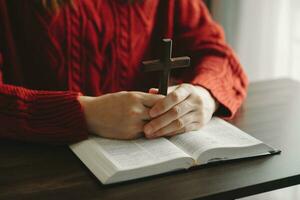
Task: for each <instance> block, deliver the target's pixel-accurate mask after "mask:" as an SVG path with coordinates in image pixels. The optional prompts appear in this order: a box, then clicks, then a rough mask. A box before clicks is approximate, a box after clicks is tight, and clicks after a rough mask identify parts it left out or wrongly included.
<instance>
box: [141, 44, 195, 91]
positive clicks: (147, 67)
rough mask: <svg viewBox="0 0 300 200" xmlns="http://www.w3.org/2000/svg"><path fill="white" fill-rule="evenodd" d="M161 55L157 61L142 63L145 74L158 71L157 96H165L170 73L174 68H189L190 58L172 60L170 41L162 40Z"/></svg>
mask: <svg viewBox="0 0 300 200" xmlns="http://www.w3.org/2000/svg"><path fill="white" fill-rule="evenodd" d="M162 42H163V43H162V54H161V57H160V59H158V60H150V61H144V62H143V70H144V71H145V72H150V71H160V82H159V94H162V95H167V92H168V85H169V77H170V71H171V70H172V69H175V68H183V67H189V66H190V60H191V59H190V57H187V56H185V57H178V58H172V40H171V39H163V40H162Z"/></svg>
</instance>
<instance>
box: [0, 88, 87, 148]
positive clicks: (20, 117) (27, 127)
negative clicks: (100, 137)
mask: <svg viewBox="0 0 300 200" xmlns="http://www.w3.org/2000/svg"><path fill="white" fill-rule="evenodd" d="M0 94H1V101H0V107H1V112H0V118H1V120H2V123H1V125H2V127H1V128H0V130H1V133H2V134H0V136H2V137H5V138H10V139H15V140H22V141H30V142H43V143H51V144H68V143H72V142H77V141H80V140H83V139H86V138H87V137H88V131H87V130H88V129H87V124H86V121H85V117H84V113H83V110H82V107H81V104H80V103H79V101H78V100H77V99H78V95H80V94H79V93H77V92H70V91H58V92H56V91H37V90H29V89H25V88H21V87H15V86H11V85H1V87H0Z"/></svg>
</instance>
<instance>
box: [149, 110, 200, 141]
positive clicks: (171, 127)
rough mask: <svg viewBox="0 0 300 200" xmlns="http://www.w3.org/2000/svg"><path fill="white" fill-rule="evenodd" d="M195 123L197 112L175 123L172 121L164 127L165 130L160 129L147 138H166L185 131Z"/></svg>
mask: <svg viewBox="0 0 300 200" xmlns="http://www.w3.org/2000/svg"><path fill="white" fill-rule="evenodd" d="M194 121H195V112H190V113H188V114H186V115H184V116H182V117H181V118H178V119H176V120H174V121H172V122H171V123H170V124H168V125H167V126H164V127H163V128H161V129H159V130H158V131H156V132H153V133H152V134H147V133H146V132H145V134H146V137H148V138H156V137H161V136H166V135H168V134H170V133H173V132H178V131H181V130H183V131H185V130H186V126H187V125H189V124H191V123H193V122H194Z"/></svg>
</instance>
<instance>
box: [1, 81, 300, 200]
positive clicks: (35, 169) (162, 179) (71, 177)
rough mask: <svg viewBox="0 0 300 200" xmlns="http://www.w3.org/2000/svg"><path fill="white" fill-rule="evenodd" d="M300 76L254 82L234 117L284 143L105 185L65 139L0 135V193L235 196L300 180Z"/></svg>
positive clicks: (86, 196)
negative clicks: (263, 153) (259, 154)
mask: <svg viewBox="0 0 300 200" xmlns="http://www.w3.org/2000/svg"><path fill="white" fill-rule="evenodd" d="M299 103H300V83H298V82H295V81H292V80H288V79H281V80H273V81H266V82H259V83H253V84H252V85H251V86H250V89H249V95H248V98H247V101H246V102H245V104H244V105H243V107H242V108H241V109H240V111H239V112H238V114H237V116H236V118H234V119H233V120H231V123H233V124H235V125H236V126H238V127H240V128H241V129H243V130H245V131H246V132H248V133H249V134H251V135H253V136H255V137H257V138H259V139H261V140H263V141H265V142H266V143H269V144H270V145H272V146H275V147H277V148H279V149H281V150H282V153H281V155H276V156H272V157H263V158H255V159H247V160H243V161H238V162H237V161H235V162H227V163H223V164H217V165H210V166H206V167H201V168H196V169H191V170H187V171H181V172H175V173H169V174H164V175H159V176H155V177H151V178H146V179H140V180H136V181H131V182H127V183H122V184H116V185H112V186H103V185H102V184H101V183H100V182H99V181H98V180H97V178H95V177H94V176H93V175H92V174H91V173H90V171H89V170H88V169H87V168H86V167H85V166H84V165H83V164H82V163H81V162H80V160H79V159H77V157H76V156H75V155H74V154H73V153H72V152H71V151H70V150H69V149H68V147H65V146H47V145H41V144H29V143H21V142H15V141H7V140H2V141H0V199H1V200H2V199H74V200H75V199H165V198H167V199H195V198H198V199H234V198H240V197H244V196H248V195H253V194H257V193H261V192H266V191H270V190H274V189H278V188H282V187H287V186H291V185H295V184H299V183H300V159H299V152H300V145H299V142H300V121H299V120H300V105H299Z"/></svg>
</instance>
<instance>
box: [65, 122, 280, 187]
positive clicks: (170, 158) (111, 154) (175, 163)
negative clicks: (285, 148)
mask: <svg viewBox="0 0 300 200" xmlns="http://www.w3.org/2000/svg"><path fill="white" fill-rule="evenodd" d="M70 148H71V149H72V150H73V152H74V153H75V154H76V155H77V156H78V157H79V158H80V160H81V161H82V162H83V163H84V164H85V165H86V166H87V167H88V168H89V169H90V170H91V171H92V172H93V174H94V175H95V176H96V177H97V178H98V179H99V180H100V181H101V182H102V183H103V184H110V183H116V182H121V181H126V180H132V179H137V178H141V177H146V176H151V175H155V174H161V173H164V172H169V171H174V170H180V169H187V168H190V167H192V166H195V165H203V164H207V163H210V162H217V161H224V160H232V159H239V158H247V157H254V156H259V155H267V154H270V155H271V154H275V153H278V150H275V149H273V148H272V147H270V146H268V145H266V144H264V143H263V142H262V141H260V140H258V139H256V138H254V137H252V136H250V135H248V134H247V133H245V132H243V131H241V130H240V129H238V128H236V127H234V126H232V125H231V124H229V123H227V122H225V121H223V120H222V119H219V118H213V119H212V120H211V121H210V122H209V123H208V124H207V125H206V126H205V127H203V128H202V129H200V130H198V131H193V132H187V133H184V134H181V135H177V136H173V137H171V138H169V139H167V138H158V139H153V140H148V139H145V138H141V139H137V140H132V141H124V140H123V141H122V140H111V139H104V138H100V137H91V138H89V139H87V140H84V141H82V142H79V143H76V144H72V145H71V146H70Z"/></svg>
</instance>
